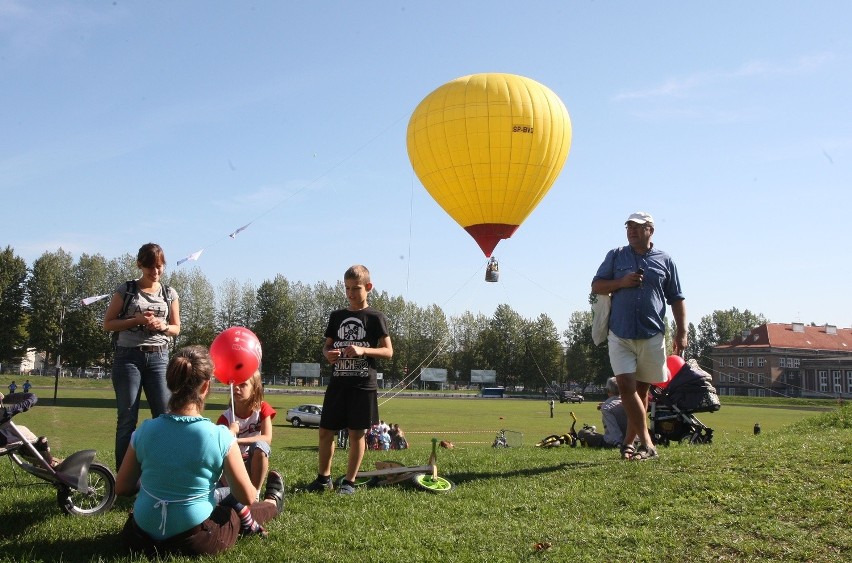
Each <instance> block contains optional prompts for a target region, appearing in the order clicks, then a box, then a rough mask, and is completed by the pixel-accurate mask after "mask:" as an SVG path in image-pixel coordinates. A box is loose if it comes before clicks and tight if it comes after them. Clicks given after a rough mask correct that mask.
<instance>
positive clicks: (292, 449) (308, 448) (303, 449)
mask: <svg viewBox="0 0 852 563" xmlns="http://www.w3.org/2000/svg"><path fill="white" fill-rule="evenodd" d="M275 449H276V450H278V449H280V450H286V451H288V452H316V451H319V447H318V446H284V447H282V448H279V447H278V446H276V447H275Z"/></svg>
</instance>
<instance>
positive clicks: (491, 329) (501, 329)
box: [480, 304, 526, 387]
mask: <svg viewBox="0 0 852 563" xmlns="http://www.w3.org/2000/svg"><path fill="white" fill-rule="evenodd" d="M523 327H524V322H523V318H521V316H520V315H519V314H518V313H517V312H516V311H515V310H514V309H512V308H511V307H510V306H509V305H506V304H501V305H498V306H497V309H496V310H495V311H494V315H493V316H492V317H491V319H490V321H489V323H488V326H487V327H486V328H485V330H484V331H483V334H482V338H481V340H480V353H481V354H483V356H485V355H487V358H488V360H489V363H490V364H491V369H494V370H496V371H497V383H498V384H500V385H505V386H507V387H513V386H515V385H518V384H519V382H520V380H521V369H522V366H523V364H522V362H521V360H522V359H523V357H524V356H525V355H526V345H525V343H524V338H523Z"/></svg>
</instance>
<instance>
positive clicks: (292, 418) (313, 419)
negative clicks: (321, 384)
mask: <svg viewBox="0 0 852 563" xmlns="http://www.w3.org/2000/svg"><path fill="white" fill-rule="evenodd" d="M321 416H322V405H299V406H298V407H294V408H292V409H290V410H288V411H287V422H289V423H290V424H292V425H293V426H295V427H296V428H298V427H299V426H319V423H320V417H321Z"/></svg>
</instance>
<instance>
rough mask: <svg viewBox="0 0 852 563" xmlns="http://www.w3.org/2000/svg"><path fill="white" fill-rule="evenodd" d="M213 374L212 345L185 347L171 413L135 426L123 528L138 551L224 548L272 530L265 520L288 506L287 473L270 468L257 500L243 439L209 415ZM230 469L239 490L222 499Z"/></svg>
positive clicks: (172, 371)
mask: <svg viewBox="0 0 852 563" xmlns="http://www.w3.org/2000/svg"><path fill="white" fill-rule="evenodd" d="M212 375H213V363H212V362H211V360H210V356H209V354H208V352H207V349H206V348H204V347H201V346H189V347H187V348H183V349H181V350H180V351H178V352H177V353H176V354H175V355H174V356H173V357H172V359H171V361H170V362H169V365H168V368H167V370H166V382H167V384H168V387H169V390H170V391H171V392H172V397H171V399H170V400H169V412H168V413H166V414H162V415H160V416H159V417H157V418H154V419H149V420H146V421H144V422H143V423H142V424H141V425H140V426H139V428H137V429H136V431H135V432H134V433H133V436H132V438H131V442H130V447H129V449H128V450H127V454H126V455H125V457H124V460H123V461H122V464H121V468H120V469H119V472H118V476H117V478H116V492H117V493H118V494H119V495H123V496H132V495H134V494H136V495H137V496H136V501H135V502H134V504H133V510H132V511H131V513H130V516H129V518H128V519H127V523H126V524H125V526H124V529H123V530H122V538H123V540H124V542H125V543H126V544H127V546H128V547H129V548H130V549H131V551H141V552H143V553H145V554H146V555H148V556H149V557H150V556H155V555H159V556H163V555H166V554H170V553H173V554H182V555H202V554H213V553H219V552H221V551H224V550H226V549H228V548H230V547H232V546H233V545H234V544H235V543H236V541H237V538H238V537H239V536H240V535H245V534H263V535H265V534H266V532H265V530H263V528H262V527H261V526H260V525H261V524H263V523H264V522H266V521H268V520H271V519H272V518H274V517H275V516H276V515H278V513H280V512H281V508H282V505H283V502H284V482H283V479H282V478H281V475H280V474H279V473H278V472H276V471H270V472H269V475H268V476H267V480H266V491H265V493H264V495H263V498H264V500H262V501H260V502H254V503H253V502H252V501H254V499H255V498H256V496H257V491H256V490H255V488H254V485H252V483H251V480H250V479H249V476H248V473H247V472H246V468H245V465H244V464H243V458H242V455H241V454H240V449H239V447H238V446H237V443H236V438H234V435H233V434H231V432H230V431H229V430H228V428H226V427H224V426H217V425H215V424H213V422H212V421H210V420H209V419H207V418H204V417H203V416H202V415H201V413H202V412H203V411H204V400H205V398H206V397H207V394H208V393H209V392H210V379H211V376H212ZM223 473H224V475H225V477H227V479H228V483H230V484H231V495H230V496H229V497H228V498H227V499H225V500H224V501H223V502H222V503H221V504H218V505H217V504H216V502H215V500H214V499H215V496H214V493H215V490H216V486H217V482H218V481H219V478H220V477H221V476H222V474H223ZM137 493H138V494H137Z"/></svg>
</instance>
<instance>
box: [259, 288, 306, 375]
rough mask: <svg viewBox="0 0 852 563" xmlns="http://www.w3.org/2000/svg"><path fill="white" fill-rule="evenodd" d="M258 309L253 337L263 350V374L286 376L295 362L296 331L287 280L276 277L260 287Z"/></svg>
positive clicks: (292, 304)
mask: <svg viewBox="0 0 852 563" xmlns="http://www.w3.org/2000/svg"><path fill="white" fill-rule="evenodd" d="M257 308H258V320H257V323H256V324H255V328H254V333H255V334H256V335H257V337H258V338H259V339H260V342H261V344H262V346H263V370H264V372H265V373H268V374H272V375H289V373H290V364H291V363H293V361H294V358H295V355H294V343H295V342H296V341H297V340H298V328H297V327H296V307H295V303H294V302H293V297H292V294H291V290H290V282H289V281H287V278H285V277H284V276H282V275H280V274H279V275H277V276H275V279H274V280H272V281H265V282H263V283H262V284H260V287H259V288H258V290H257ZM320 365H322V364H320Z"/></svg>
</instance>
